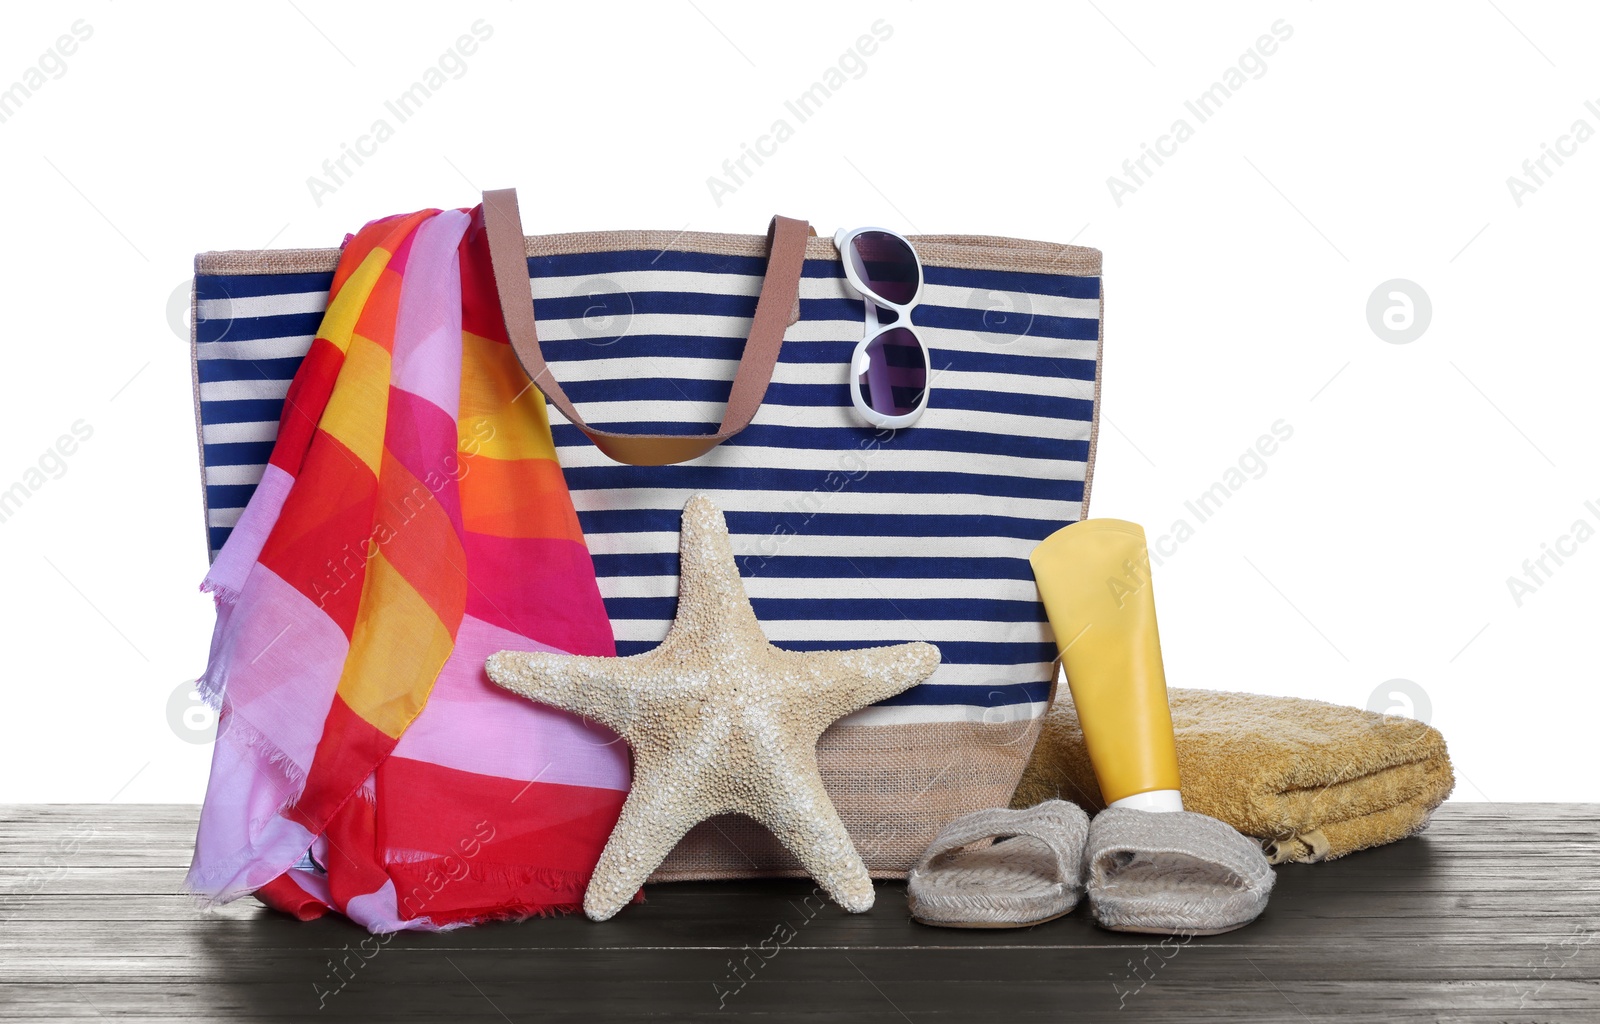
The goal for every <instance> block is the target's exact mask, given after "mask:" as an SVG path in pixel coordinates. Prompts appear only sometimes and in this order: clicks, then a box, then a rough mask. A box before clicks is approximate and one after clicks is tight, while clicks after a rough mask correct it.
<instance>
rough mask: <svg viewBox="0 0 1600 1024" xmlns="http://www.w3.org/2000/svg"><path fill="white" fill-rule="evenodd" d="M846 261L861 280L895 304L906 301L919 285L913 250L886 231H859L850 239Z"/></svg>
mask: <svg viewBox="0 0 1600 1024" xmlns="http://www.w3.org/2000/svg"><path fill="white" fill-rule="evenodd" d="M850 262H851V265H852V266H854V267H855V271H856V276H857V277H859V278H860V279H861V282H862V283H863V284H865V285H866V286H867V287H868V288H871V289H872V290H873V291H874V292H877V293H878V295H879V296H880V297H882V298H885V299H888V300H889V301H890V302H893V303H896V304H898V305H902V306H903V305H905V304H907V303H909V302H910V301H911V299H912V296H914V295H916V294H917V285H919V284H921V281H920V277H921V272H920V271H919V270H918V268H917V256H916V253H913V252H912V251H911V246H909V245H907V244H906V243H905V240H904V239H901V238H898V237H896V236H895V235H891V234H890V233H889V232H887V231H863V232H861V233H860V234H859V235H857V236H855V238H854V239H852V240H851V242H850Z"/></svg>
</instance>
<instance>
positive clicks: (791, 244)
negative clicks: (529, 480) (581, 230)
mask: <svg viewBox="0 0 1600 1024" xmlns="http://www.w3.org/2000/svg"><path fill="white" fill-rule="evenodd" d="M483 223H484V229H485V233H486V234H487V236H488V241H489V259H490V262H491V264H492V265H493V267H494V282H495V288H496V290H497V291H498V292H499V293H500V312H501V315H502V316H503V317H504V318H505V322H506V335H507V336H508V337H509V338H510V340H511V347H512V349H513V350H514V351H515V352H516V354H517V359H518V360H519V361H520V362H521V363H522V368H523V369H524V370H526V371H527V373H528V377H529V379H530V380H532V381H533V383H534V385H535V386H537V387H538V389H539V390H540V391H542V392H544V396H545V398H546V399H548V400H549V402H550V404H551V405H553V406H555V407H556V408H557V409H559V410H561V414H562V415H563V416H565V417H566V418H567V419H568V420H569V421H570V422H571V423H572V424H573V425H574V426H576V427H577V428H578V429H579V430H581V431H583V432H584V434H586V435H588V437H589V440H591V441H593V442H594V444H595V447H597V448H599V449H600V450H601V451H603V452H605V453H606V455H608V456H610V457H611V458H613V459H615V460H616V461H618V462H625V463H628V464H629V465H634V466H666V465H671V464H672V463H676V462H687V461H688V460H690V459H693V458H696V457H698V456H701V455H704V454H705V453H706V452H708V451H710V450H711V449H713V448H715V447H716V446H717V445H719V444H721V443H722V442H723V441H726V440H727V439H728V438H730V437H732V436H733V435H734V434H737V433H738V432H739V431H741V430H743V429H744V428H745V427H747V426H749V425H750V420H751V419H752V418H754V417H755V414H756V410H757V409H759V408H761V400H762V399H763V398H764V397H766V393H767V385H768V384H770V383H771V382H772V371H773V368H774V367H775V366H777V363H778V350H779V349H780V348H782V346H783V334H784V331H785V330H786V329H787V328H788V327H789V325H790V324H792V323H794V322H795V320H797V319H798V313H797V310H798V308H799V307H798V305H797V303H796V301H795V300H796V298H797V297H798V296H799V294H800V270H801V267H802V265H803V264H804V263H805V257H806V238H807V237H808V236H809V235H810V233H811V228H810V225H809V224H807V223H806V222H805V221H803V220H792V219H790V218H788V217H774V218H772V223H771V225H770V226H769V227H768V228H767V248H768V255H767V272H766V277H765V278H764V279H763V280H762V282H761V297H760V298H759V299H757V300H756V312H755V318H754V319H753V320H751V322H750V337H749V339H748V340H747V341H746V342H745V346H744V354H743V356H741V357H740V359H739V370H738V373H736V374H735V375H734V378H733V390H732V391H731V392H730V393H729V395H728V406H727V409H726V410H725V411H724V412H723V414H722V423H721V424H720V425H719V426H718V427H717V432H716V433H714V434H691V435H687V436H681V435H674V434H619V433H616V432H614V431H610V430H599V429H597V428H595V427H591V426H589V425H588V424H587V423H586V422H584V419H583V416H582V415H581V414H580V413H579V412H578V410H577V409H576V408H574V407H573V404H572V400H571V399H570V398H568V397H567V395H566V392H564V391H562V390H561V384H560V382H558V381H557V380H556V379H555V376H554V375H553V374H552V373H551V372H550V366H549V364H548V363H546V362H545V359H544V353H543V352H541V351H540V350H539V334H538V331H537V329H536V327H535V325H534V317H533V294H532V288H531V286H530V284H529V281H528V257H527V250H526V249H525V248H524V243H523V237H522V215H521V213H520V212H519V211H518V209H517V190H516V189H512V188H505V189H497V190H494V191H490V192H485V193H484V194H483Z"/></svg>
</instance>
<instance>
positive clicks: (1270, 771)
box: [1011, 689, 1455, 864]
mask: <svg viewBox="0 0 1600 1024" xmlns="http://www.w3.org/2000/svg"><path fill="white" fill-rule="evenodd" d="M1168 699H1169V702H1170V703H1171V705H1172V724H1173V727H1174V728H1175V729H1176V730H1177V738H1178V771H1179V775H1180V777H1181V778H1182V783H1183V806H1184V809H1185V810H1189V811H1198V812H1200V813H1201V814H1209V815H1210V816H1212V817H1214V818H1219V819H1221V820H1222V821H1225V822H1227V823H1228V824H1229V825H1232V826H1233V827H1234V828H1236V829H1238V830H1239V831H1240V832H1242V833H1244V834H1245V835H1248V836H1255V837H1256V838H1258V839H1261V840H1262V841H1263V845H1264V847H1265V849H1266V852H1267V859H1268V860H1270V861H1271V862H1272V863H1274V864H1281V863H1287V862H1293V861H1306V862H1310V861H1319V860H1332V859H1333V858H1335V857H1342V856H1344V855H1345V854H1347V853H1352V852H1354V851H1356V850H1363V849H1366V848H1367V847H1369V846H1378V845H1380V844H1382V843H1391V842H1394V841H1395V840H1396V839H1403V838H1405V837H1406V836H1409V835H1414V834H1415V833H1417V832H1421V831H1422V830H1423V829H1424V828H1426V827H1427V824H1428V819H1429V817H1431V816H1432V814H1433V811H1434V809H1435V808H1437V807H1438V806H1439V805H1440V804H1441V803H1443V802H1444V799H1445V797H1447V796H1449V795H1450V790H1451V789H1452V788H1454V786H1455V775H1454V774H1453V773H1452V771H1451V769H1450V757H1449V755H1448V754H1447V753H1446V751H1445V745H1444V737H1443V736H1441V735H1440V734H1439V730H1437V729H1434V728H1432V727H1430V726H1427V725H1423V724H1422V723H1421V722H1417V721H1414V720H1412V719H1409V718H1403V717H1399V716H1394V715H1380V714H1377V713H1376V712H1372V711H1365V710H1362V709H1360V708H1352V707H1343V706H1341V705H1338V704H1325V703H1323V702H1322V701H1316V700H1302V699H1300V698H1297V697H1269V696H1263V695H1259V694H1251V693H1223V692H1216V691H1212V690H1184V689H1172V690H1169V691H1168ZM1052 797H1059V798H1061V799H1063V800H1073V801H1076V802H1078V803H1080V804H1082V805H1083V806H1084V807H1085V808H1086V809H1088V810H1090V811H1094V810H1098V809H1100V808H1102V807H1104V806H1105V801H1104V800H1103V799H1102V798H1101V796H1100V787H1099V785H1098V783H1097V782H1096V781H1095V775H1094V768H1093V767H1092V766H1091V765H1090V764H1089V754H1088V751H1087V750H1086V749H1085V747H1084V744H1083V731H1082V729H1081V728H1080V727H1079V725H1078V714H1077V709H1076V708H1075V707H1074V706H1073V704H1072V702H1071V701H1070V700H1058V701H1057V702H1056V704H1055V706H1054V707H1053V708H1052V709H1051V710H1050V712H1049V713H1048V714H1047V715H1046V716H1045V721H1044V727H1043V730H1042V731H1041V733H1040V735H1039V741H1038V744H1037V745H1036V746H1035V747H1034V751H1033V758H1032V760H1031V761H1030V762H1029V764H1028V767H1027V770H1026V771H1024V772H1023V775H1022V782H1021V783H1020V784H1018V786H1017V791H1016V795H1015V797H1014V798H1013V800H1012V804H1011V806H1013V807H1028V806H1032V805H1033V804H1036V803H1038V802H1040V801H1041V800H1047V799H1050V798H1052Z"/></svg>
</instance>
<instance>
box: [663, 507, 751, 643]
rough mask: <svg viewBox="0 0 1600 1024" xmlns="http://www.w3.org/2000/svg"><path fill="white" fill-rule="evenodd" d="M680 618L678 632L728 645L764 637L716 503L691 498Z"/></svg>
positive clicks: (681, 554) (682, 541)
mask: <svg viewBox="0 0 1600 1024" xmlns="http://www.w3.org/2000/svg"><path fill="white" fill-rule="evenodd" d="M678 566H679V572H678V613H677V617H676V620H675V622H674V625H673V631H674V632H680V631H681V632H683V633H687V634H689V635H691V636H701V637H711V638H714V639H717V640H726V639H727V638H729V637H732V636H734V635H736V634H740V633H752V634H753V635H756V636H762V638H763V639H765V636H764V634H762V633H761V625H760V623H759V622H757V621H756V613H755V609H753V608H751V607H750V598H749V597H748V596H747V595H746V594H745V589H744V580H743V579H742V578H741V577H740V576H739V566H738V563H737V562H735V561H734V557H733V542H732V541H731V540H730V539H729V537H728V524H727V522H726V520H724V519H723V517H722V511H721V509H719V508H717V506H716V504H715V503H714V502H713V501H712V500H711V498H710V497H709V496H707V495H704V494H695V495H692V496H690V498H689V501H688V503H687V504H685V505H684V506H683V524H682V528H681V530H680V532H679V534H678Z"/></svg>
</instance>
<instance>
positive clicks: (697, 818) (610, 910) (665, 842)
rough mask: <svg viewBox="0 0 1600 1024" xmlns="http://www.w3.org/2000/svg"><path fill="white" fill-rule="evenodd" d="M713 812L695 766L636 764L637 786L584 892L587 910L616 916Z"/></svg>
mask: <svg viewBox="0 0 1600 1024" xmlns="http://www.w3.org/2000/svg"><path fill="white" fill-rule="evenodd" d="M712 813H714V809H713V808H710V807H709V806H708V805H707V804H706V803H705V801H704V798H703V796H702V795H701V793H700V791H699V787H698V786H696V784H695V779H694V775H693V772H692V771H691V770H687V769H685V768H683V767H682V766H680V767H677V768H673V767H668V768H666V769H660V770H653V769H652V768H650V767H641V766H639V765H635V772H634V779H633V788H632V789H631V790H630V791H629V793H628V799H627V800H626V801H625V802H624V803H623V805H622V813H621V814H620V815H619V816H618V817H617V824H616V827H615V828H613V829H612V830H611V838H610V839H609V840H607V841H606V848H605V849H604V850H602V851H601V853H600V860H599V861H598V862H597V863H596V864H595V866H594V874H593V875H591V876H590V878H589V888H588V889H587V890H586V891H585V892H584V894H583V912H584V914H585V915H586V916H587V917H588V918H589V920H591V921H605V920H607V919H609V918H611V917H613V916H615V914H616V913H617V911H619V910H621V909H622V908H623V907H625V906H627V905H628V901H629V900H631V899H633V894H634V893H636V892H638V891H639V888H640V886H642V885H644V883H645V879H647V878H649V877H650V875H651V874H652V873H653V872H654V871H655V869H656V868H658V867H660V866H661V862H662V861H664V860H666V859H667V854H669V853H671V852H672V849H673V847H675V846H677V845H678V842H679V841H680V840H682V839H683V837H684V835H685V834H686V833H688V831H689V830H690V829H691V828H694V826H696V825H698V824H699V823H700V822H701V821H702V820H704V819H705V818H708V817H710V816H711V814H712Z"/></svg>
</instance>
